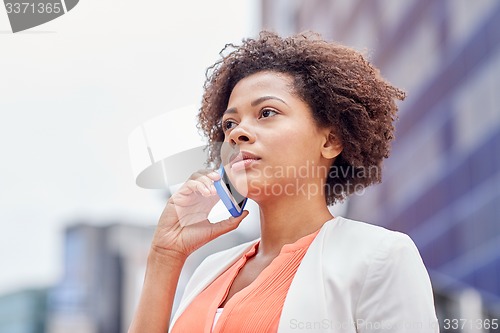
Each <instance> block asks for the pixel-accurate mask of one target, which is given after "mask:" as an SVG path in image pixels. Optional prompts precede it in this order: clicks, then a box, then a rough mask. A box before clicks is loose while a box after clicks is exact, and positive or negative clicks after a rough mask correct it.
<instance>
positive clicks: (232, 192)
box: [214, 165, 247, 217]
mask: <svg viewBox="0 0 500 333" xmlns="http://www.w3.org/2000/svg"><path fill="white" fill-rule="evenodd" d="M218 172H219V174H220V180H218V181H216V182H214V186H215V189H216V190H217V194H218V195H219V197H220V199H221V200H222V202H223V203H224V206H226V208H227V210H228V211H229V213H230V214H231V215H232V216H234V217H237V216H240V215H241V214H242V213H243V208H245V204H246V203H247V198H245V197H244V196H243V195H241V194H240V193H238V191H236V189H235V188H234V186H233V184H231V182H230V181H229V177H228V176H227V174H226V172H225V171H224V166H223V165H221V166H220V168H219V171H218Z"/></svg>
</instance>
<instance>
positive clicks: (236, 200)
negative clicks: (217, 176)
mask: <svg viewBox="0 0 500 333" xmlns="http://www.w3.org/2000/svg"><path fill="white" fill-rule="evenodd" d="M221 183H222V184H224V185H225V186H223V187H222V188H223V189H224V190H225V191H226V193H227V195H228V197H229V199H231V202H232V203H233V205H234V206H235V207H236V208H237V209H238V210H241V209H242V208H243V203H244V202H245V199H246V198H245V197H244V196H243V195H241V194H240V193H239V192H238V191H236V189H235V188H234V186H233V184H231V182H230V181H229V178H228V176H227V174H226V173H225V172H224V173H223V174H222V182H221Z"/></svg>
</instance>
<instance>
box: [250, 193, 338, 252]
mask: <svg viewBox="0 0 500 333" xmlns="http://www.w3.org/2000/svg"><path fill="white" fill-rule="evenodd" d="M259 206H260V228H261V241H260V244H259V255H261V256H264V257H275V256H277V255H278V254H279V252H280V251H281V248H282V247H283V245H285V244H291V243H294V242H295V241H297V240H298V239H300V238H302V237H304V236H306V235H308V234H311V233H313V232H314V231H316V230H318V229H319V228H321V226H322V225H323V224H324V223H325V222H327V221H329V220H331V219H332V218H333V216H332V214H331V213H330V211H329V210H328V207H327V205H326V203H325V198H324V197H321V196H316V197H313V198H307V197H301V196H288V197H279V198H272V199H269V200H265V201H264V202H259Z"/></svg>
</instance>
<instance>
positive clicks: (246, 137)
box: [229, 124, 255, 145]
mask: <svg viewBox="0 0 500 333" xmlns="http://www.w3.org/2000/svg"><path fill="white" fill-rule="evenodd" d="M254 141H255V136H254V135H253V134H252V133H251V132H250V131H249V129H247V128H246V127H245V126H242V125H241V124H240V125H238V126H237V127H236V128H235V129H233V130H232V131H231V133H229V142H230V143H231V144H233V145H237V144H238V145H239V144H241V143H253V142H254Z"/></svg>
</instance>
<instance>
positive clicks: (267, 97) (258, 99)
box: [251, 96, 288, 106]
mask: <svg viewBox="0 0 500 333" xmlns="http://www.w3.org/2000/svg"><path fill="white" fill-rule="evenodd" d="M269 99H275V100H278V101H280V102H281V103H283V104H285V105H288V104H287V103H286V102H285V101H284V100H282V99H281V98H279V97H276V96H262V97H259V98H257V99H256V100H254V101H253V102H252V103H251V105H252V106H256V105H259V104H260V103H262V102H264V101H267V100H269Z"/></svg>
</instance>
